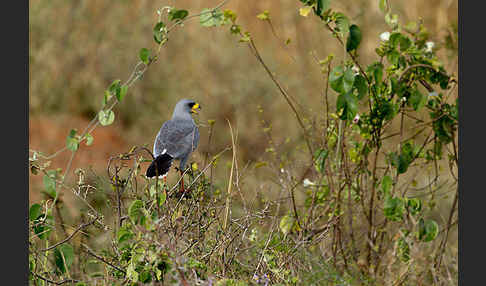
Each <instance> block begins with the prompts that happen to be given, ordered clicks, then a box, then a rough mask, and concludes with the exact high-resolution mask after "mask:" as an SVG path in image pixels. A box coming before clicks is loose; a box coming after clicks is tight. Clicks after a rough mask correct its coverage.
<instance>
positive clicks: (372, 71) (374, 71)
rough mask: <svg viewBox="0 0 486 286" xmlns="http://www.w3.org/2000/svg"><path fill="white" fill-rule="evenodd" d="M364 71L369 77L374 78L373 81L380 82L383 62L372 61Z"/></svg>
mask: <svg viewBox="0 0 486 286" xmlns="http://www.w3.org/2000/svg"><path fill="white" fill-rule="evenodd" d="M366 72H367V73H368V76H369V77H372V78H373V79H374V80H375V83H381V80H382V78H383V64H382V63H380V62H374V63H372V64H371V65H369V66H368V68H367V70H366Z"/></svg>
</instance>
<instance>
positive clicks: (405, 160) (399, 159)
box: [389, 152, 411, 174]
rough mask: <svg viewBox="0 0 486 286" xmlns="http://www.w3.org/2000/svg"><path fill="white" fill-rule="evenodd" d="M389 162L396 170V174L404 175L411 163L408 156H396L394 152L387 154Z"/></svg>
mask: <svg viewBox="0 0 486 286" xmlns="http://www.w3.org/2000/svg"><path fill="white" fill-rule="evenodd" d="M389 160H390V162H391V164H392V166H394V167H395V168H397V172H398V174H403V173H405V172H406V171H407V169H408V166H409V165H410V163H411V159H410V157H409V156H406V155H404V154H400V155H398V154H397V153H396V152H392V153H390V154H389Z"/></svg>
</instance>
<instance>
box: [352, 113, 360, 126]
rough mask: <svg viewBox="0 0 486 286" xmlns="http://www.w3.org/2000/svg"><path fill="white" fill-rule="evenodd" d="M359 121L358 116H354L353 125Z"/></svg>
mask: <svg viewBox="0 0 486 286" xmlns="http://www.w3.org/2000/svg"><path fill="white" fill-rule="evenodd" d="M358 121H359V114H356V116H355V117H354V119H353V123H354V124H356V123H358Z"/></svg>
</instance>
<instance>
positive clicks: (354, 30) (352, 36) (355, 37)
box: [346, 24, 362, 52]
mask: <svg viewBox="0 0 486 286" xmlns="http://www.w3.org/2000/svg"><path fill="white" fill-rule="evenodd" d="M361 37H362V35H361V30H360V29H359V27H358V26H357V25H354V24H353V25H351V26H350V27H349V35H348V39H347V40H346V51H347V52H351V51H354V50H356V49H358V47H359V44H360V43H361Z"/></svg>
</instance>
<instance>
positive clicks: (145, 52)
mask: <svg viewBox="0 0 486 286" xmlns="http://www.w3.org/2000/svg"><path fill="white" fill-rule="evenodd" d="M138 55H139V57H140V60H141V61H142V62H143V63H144V64H146V65H147V64H148V63H149V62H150V50H149V49H147V48H141V49H140V52H139V53H138Z"/></svg>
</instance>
